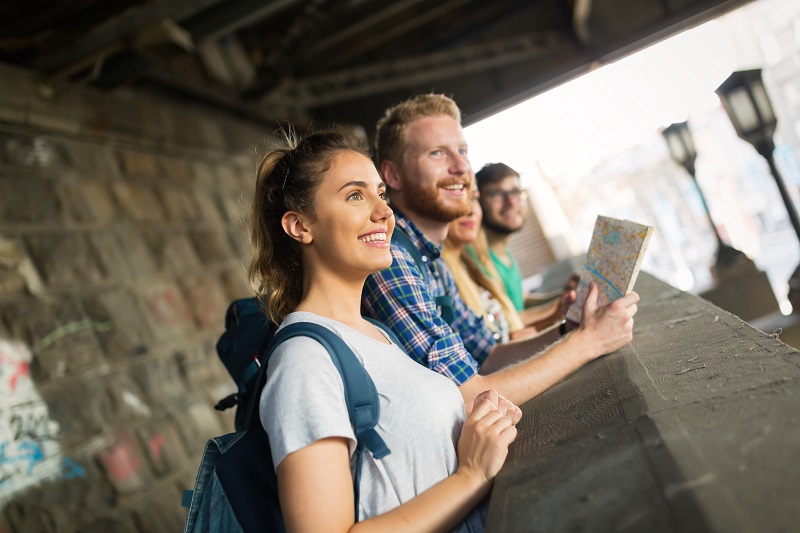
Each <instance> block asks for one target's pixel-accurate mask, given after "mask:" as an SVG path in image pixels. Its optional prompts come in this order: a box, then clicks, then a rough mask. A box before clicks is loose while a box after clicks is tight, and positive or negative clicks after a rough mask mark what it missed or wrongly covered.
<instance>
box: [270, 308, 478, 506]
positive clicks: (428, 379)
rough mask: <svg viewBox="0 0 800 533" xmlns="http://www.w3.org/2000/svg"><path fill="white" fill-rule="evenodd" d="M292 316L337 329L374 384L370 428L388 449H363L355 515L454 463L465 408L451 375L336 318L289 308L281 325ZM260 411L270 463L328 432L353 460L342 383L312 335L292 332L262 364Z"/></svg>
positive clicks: (428, 482)
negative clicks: (374, 416)
mask: <svg viewBox="0 0 800 533" xmlns="http://www.w3.org/2000/svg"><path fill="white" fill-rule="evenodd" d="M294 322H314V323H317V324H321V325H323V326H325V327H327V328H329V329H331V330H332V331H333V332H334V333H336V334H337V335H339V336H340V337H341V338H342V339H343V340H344V341H345V342H346V343H347V345H348V346H350V348H351V349H352V350H353V352H354V353H355V354H356V357H358V359H359V360H360V361H361V363H362V364H363V365H364V368H366V370H367V372H368V373H369V375H370V377H371V378H372V380H373V381H374V382H375V388H376V389H377V390H378V395H379V397H380V408H381V416H380V420H379V422H378V425H377V426H376V427H375V429H376V431H377V432H378V434H380V436H381V437H383V439H384V441H385V442H386V445H387V446H388V448H389V449H390V450H391V453H390V454H389V455H387V456H386V457H384V458H383V459H378V460H376V459H374V458H373V457H372V455H371V454H369V453H367V454H365V457H364V464H363V467H362V474H361V489H360V491H361V499H360V502H359V505H360V513H359V515H360V519H362V520H363V519H366V518H370V517H372V516H376V515H379V514H382V513H385V512H387V511H389V510H391V509H394V508H395V507H397V506H399V505H400V504H402V503H404V502H407V501H408V500H410V499H412V498H413V497H414V496H416V495H418V494H420V493H421V492H423V491H425V490H427V489H428V488H430V487H431V486H433V485H435V484H436V483H438V482H439V481H441V480H443V479H445V478H446V477H448V476H449V475H451V474H453V473H454V472H455V471H456V468H457V466H458V463H457V458H456V443H457V441H458V437H459V435H460V433H461V426H462V425H463V423H464V420H465V418H466V414H465V410H464V400H463V398H462V396H461V393H460V392H459V391H458V388H457V387H456V386H455V384H453V382H452V381H450V380H449V379H447V378H446V377H444V376H442V375H440V374H438V373H437V372H432V371H431V370H429V369H427V368H425V367H423V366H422V365H420V364H418V363H416V362H414V361H413V360H411V359H410V358H409V357H408V356H407V355H406V354H405V353H404V352H403V351H402V349H401V348H399V347H398V346H396V345H394V344H391V345H390V344H384V343H381V342H379V341H376V340H374V339H372V338H370V337H367V336H366V335H363V334H362V333H359V332H358V331H356V330H354V329H352V328H350V327H348V326H346V325H344V324H342V323H340V322H336V321H335V320H330V319H327V318H324V317H321V316H319V315H315V314H313V313H307V312H295V313H291V314H289V315H288V316H287V317H286V318H285V319H284V321H283V324H282V325H281V327H284V326H286V325H288V324H292V323H294ZM260 413H261V423H262V425H263V426H264V429H265V430H266V432H267V435H269V442H270V447H271V448H272V461H273V464H274V465H275V468H277V467H278V464H279V463H280V462H281V461H282V460H283V458H284V457H286V456H287V455H288V454H290V453H292V452H295V451H297V450H299V449H301V448H304V447H306V446H308V445H309V444H312V443H313V442H315V441H318V440H320V439H324V438H328V437H344V438H347V439H349V441H350V443H349V444H350V457H351V468H354V465H355V462H354V455H353V454H354V451H355V443H356V441H355V434H354V433H353V428H352V427H351V425H350V419H349V417H348V414H347V406H346V404H345V400H344V385H343V383H342V379H341V376H340V375H339V372H338V371H337V370H336V367H335V366H334V365H333V362H332V361H331V357H330V355H328V352H327V350H325V348H324V347H323V346H322V345H321V344H319V343H318V342H317V341H315V340H313V339H311V338H308V337H294V338H292V339H289V340H287V341H285V342H284V343H283V344H282V345H281V346H279V347H278V348H277V349H276V350H275V352H274V353H273V354H272V357H271V358H270V360H269V364H268V367H267V384H266V386H265V387H264V390H263V391H262V394H261V407H260Z"/></svg>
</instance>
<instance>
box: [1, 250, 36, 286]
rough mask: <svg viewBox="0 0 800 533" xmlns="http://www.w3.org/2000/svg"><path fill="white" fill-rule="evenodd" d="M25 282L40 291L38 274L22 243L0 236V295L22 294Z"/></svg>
mask: <svg viewBox="0 0 800 533" xmlns="http://www.w3.org/2000/svg"><path fill="white" fill-rule="evenodd" d="M27 280H30V281H31V283H33V285H34V287H33V289H34V290H41V280H40V279H39V274H38V273H37V272H36V270H35V269H34V268H33V263H32V262H31V260H30V258H29V257H28V254H27V253H26V252H25V249H24V247H23V245H22V242H21V241H19V240H17V239H9V238H6V237H4V236H3V235H0V295H3V294H14V293H20V292H23V291H24V290H25V287H26V285H27Z"/></svg>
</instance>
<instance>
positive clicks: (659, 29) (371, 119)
mask: <svg viewBox="0 0 800 533" xmlns="http://www.w3.org/2000/svg"><path fill="white" fill-rule="evenodd" d="M747 2H748V0H397V1H388V0H307V1H303V0H261V1H252V0H227V1H219V0H55V1H52V0H51V1H47V0H24V1H23V0H6V1H4V2H2V3H0V62H6V63H11V64H16V65H20V66H24V67H27V68H30V69H33V70H35V71H37V72H39V73H40V74H41V75H42V76H43V77H44V78H45V79H68V80H72V81H73V82H75V83H81V84H87V85H91V86H95V87H98V88H101V89H104V90H113V89H115V88H117V87H120V86H126V85H132V86H134V87H137V88H139V89H142V90H148V91H159V92H166V93H169V94H171V95H173V96H178V97H180V98H184V99H187V98H191V99H200V100H203V101H206V102H208V103H210V104H212V105H215V106H219V107H223V108H226V109H228V110H231V111H234V112H237V113H239V114H241V115H244V116H247V117H249V118H251V119H254V120H262V121H265V120H266V121H270V122H272V123H273V124H274V120H275V119H280V120H290V121H293V122H295V124H296V125H297V126H299V127H303V126H305V125H306V124H308V123H309V122H310V121H313V123H314V124H316V125H318V126H319V125H327V124H329V123H331V122H339V123H357V124H361V125H363V126H364V127H365V128H366V130H367V131H370V130H371V129H372V126H373V125H374V123H375V120H376V119H377V117H378V116H379V115H380V113H381V112H382V110H383V109H384V108H385V107H386V106H387V105H390V104H392V103H395V102H397V101H399V100H401V99H403V98H406V97H408V96H411V95H414V94H418V93H421V92H430V91H436V92H445V93H448V94H451V95H452V96H454V97H455V99H456V101H457V102H458V103H459V105H460V106H461V108H462V110H463V111H464V112H465V122H467V123H469V122H473V121H475V120H477V119H478V118H482V117H484V116H486V115H488V114H490V113H492V112H495V111H497V110H500V109H502V108H503V107H506V106H508V105H511V104H513V103H516V102H519V101H520V100H522V99H524V98H527V97H530V96H532V95H534V94H536V93H538V92H541V91H543V90H545V89H547V88H549V87H552V86H554V85H555V84H558V83H560V82H563V81H565V80H567V79H569V78H571V77H574V76H576V75H577V74H580V73H582V72H585V71H587V70H589V69H590V68H592V67H593V66H595V65H598V64H602V63H605V62H609V61H612V60H614V59H617V58H619V57H621V56H622V55H625V54H627V53H629V52H631V51H633V50H636V49H638V48H641V47H642V46H645V45H647V44H650V43H652V42H655V41H657V40H660V39H662V38H664V37H667V36H669V35H671V34H674V33H677V32H678V31H680V30H681V29H685V28H687V27H690V26H693V25H696V24H698V23H700V22H703V21H705V20H709V19H711V18H714V17H716V16H719V15H720V14H722V13H724V12H726V11H729V10H731V9H734V8H736V7H739V6H740V5H743V4H745V3H747Z"/></svg>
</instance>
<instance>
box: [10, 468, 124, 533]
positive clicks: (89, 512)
mask: <svg viewBox="0 0 800 533" xmlns="http://www.w3.org/2000/svg"><path fill="white" fill-rule="evenodd" d="M37 492H38V494H37V497H36V498H35V499H34V498H31V497H30V496H29V495H26V497H24V498H21V499H20V500H21V501H20V503H23V504H24V507H25V511H26V512H28V513H35V512H41V511H42V510H43V509H46V510H47V511H48V512H49V513H50V514H51V516H52V518H53V520H54V522H55V523H56V526H57V528H58V531H63V532H71V531H75V530H80V531H83V527H82V525H83V524H85V523H87V522H92V521H94V520H96V517H97V516H98V515H102V514H104V513H107V512H109V511H111V510H112V509H113V508H114V506H115V501H114V496H113V490H111V485H110V484H109V482H108V480H107V479H106V477H105V474H104V473H103V471H102V470H101V468H100V467H99V465H97V464H96V463H95V461H94V460H93V458H92V457H91V456H88V455H86V456H84V455H81V456H78V457H76V458H74V459H73V458H70V457H64V458H63V459H62V468H61V473H60V474H59V475H57V476H55V477H54V478H53V479H50V480H47V481H45V482H43V483H42V484H40V485H39V491H37ZM53 502H59V504H58V505H53Z"/></svg>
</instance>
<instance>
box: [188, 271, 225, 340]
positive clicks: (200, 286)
mask: <svg viewBox="0 0 800 533" xmlns="http://www.w3.org/2000/svg"><path fill="white" fill-rule="evenodd" d="M181 286H182V287H183V293H184V294H186V298H187V303H188V305H189V307H190V308H191V309H192V312H193V313H194V316H195V318H196V320H197V323H198V325H199V326H200V329H202V330H207V331H221V330H222V328H221V325H224V322H225V310H226V309H227V308H228V305H229V304H230V302H229V301H228V297H227V295H226V294H225V291H224V290H223V288H222V286H221V284H220V283H219V281H218V280H217V278H216V277H215V276H211V275H188V276H185V277H184V278H182V279H181Z"/></svg>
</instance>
